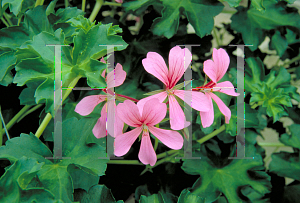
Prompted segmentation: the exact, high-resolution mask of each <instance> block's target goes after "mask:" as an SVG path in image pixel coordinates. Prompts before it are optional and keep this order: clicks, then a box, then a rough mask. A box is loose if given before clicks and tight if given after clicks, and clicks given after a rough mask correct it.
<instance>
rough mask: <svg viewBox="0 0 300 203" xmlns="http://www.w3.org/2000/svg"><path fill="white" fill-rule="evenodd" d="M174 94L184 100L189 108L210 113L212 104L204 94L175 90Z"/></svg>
mask: <svg viewBox="0 0 300 203" xmlns="http://www.w3.org/2000/svg"><path fill="white" fill-rule="evenodd" d="M174 94H175V95H176V96H178V97H179V98H180V99H182V100H184V101H185V102H186V103H187V104H188V105H189V106H191V105H190V104H191V101H192V108H193V109H195V110H197V111H209V108H210V104H209V100H208V98H207V97H206V96H205V95H204V94H203V93H202V92H196V91H187V90H174Z"/></svg>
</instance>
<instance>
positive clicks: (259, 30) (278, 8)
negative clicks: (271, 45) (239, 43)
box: [231, 0, 300, 51]
mask: <svg viewBox="0 0 300 203" xmlns="http://www.w3.org/2000/svg"><path fill="white" fill-rule="evenodd" d="M252 2H253V1H252ZM263 6H264V8H265V12H263V13H262V12H260V11H258V10H257V9H256V7H255V6H253V4H251V8H250V9H247V8H244V7H238V8H237V9H238V12H237V13H236V14H234V15H233V16H232V18H231V20H232V23H231V27H232V29H234V30H236V31H237V32H240V33H242V37H243V40H244V42H245V44H249V45H253V46H249V48H250V49H251V50H252V51H254V50H256V49H257V47H258V45H259V44H261V43H262V42H263V40H264V39H265V36H266V33H265V31H264V30H272V29H276V28H278V27H281V26H292V27H295V28H297V29H299V25H300V16H299V14H298V12H297V11H296V10H295V9H288V8H287V6H286V3H284V2H277V1H276V0H264V1H263Z"/></svg>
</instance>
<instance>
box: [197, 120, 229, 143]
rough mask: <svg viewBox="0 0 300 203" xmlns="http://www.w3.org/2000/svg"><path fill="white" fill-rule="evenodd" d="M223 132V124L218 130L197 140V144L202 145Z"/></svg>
mask: <svg viewBox="0 0 300 203" xmlns="http://www.w3.org/2000/svg"><path fill="white" fill-rule="evenodd" d="M224 130H225V124H223V125H222V126H221V127H220V128H219V129H217V130H215V131H213V132H212V133H210V134H208V135H206V136H204V137H202V138H201V139H199V140H197V142H198V143H200V144H202V143H204V142H206V141H207V140H209V139H210V138H213V137H214V136H216V135H218V134H219V133H221V132H222V131H224Z"/></svg>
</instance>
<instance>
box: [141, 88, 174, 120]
mask: <svg viewBox="0 0 300 203" xmlns="http://www.w3.org/2000/svg"><path fill="white" fill-rule="evenodd" d="M167 96H168V95H167V93H166V92H161V93H158V94H154V95H151V96H149V97H146V98H144V99H141V100H140V101H138V103H137V106H138V108H139V111H140V114H141V115H142V113H143V108H144V105H145V103H146V102H147V101H149V100H150V99H153V98H157V99H158V100H159V102H160V103H162V102H163V101H164V100H165V99H166V97H167Z"/></svg>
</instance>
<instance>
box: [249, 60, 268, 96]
mask: <svg viewBox="0 0 300 203" xmlns="http://www.w3.org/2000/svg"><path fill="white" fill-rule="evenodd" d="M245 61H246V66H245V90H246V91H248V92H253V91H256V88H255V87H254V86H253V84H261V83H262V81H263V80H264V77H265V68H264V64H263V62H262V61H261V60H260V59H259V58H258V57H256V58H253V57H250V58H247V59H245Z"/></svg>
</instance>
